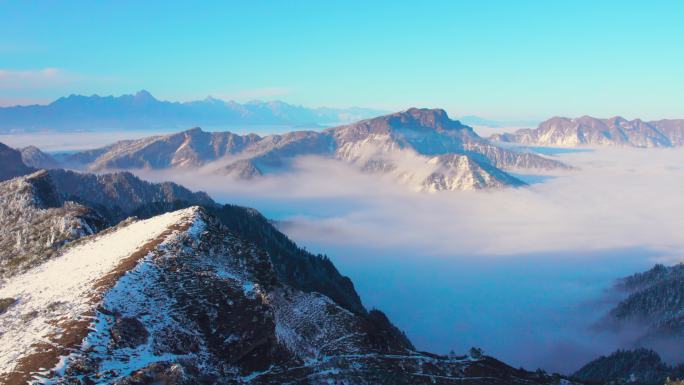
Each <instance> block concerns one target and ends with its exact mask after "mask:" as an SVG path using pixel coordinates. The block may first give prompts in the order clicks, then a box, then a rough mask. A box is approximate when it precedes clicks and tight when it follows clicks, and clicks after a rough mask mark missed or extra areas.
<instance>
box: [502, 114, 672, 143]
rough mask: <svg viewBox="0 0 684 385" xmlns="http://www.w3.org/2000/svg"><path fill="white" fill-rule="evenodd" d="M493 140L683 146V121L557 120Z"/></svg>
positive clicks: (587, 118) (586, 117)
mask: <svg viewBox="0 0 684 385" xmlns="http://www.w3.org/2000/svg"><path fill="white" fill-rule="evenodd" d="M490 139H492V140H493V141H499V142H514V143H521V144H526V145H538V146H563V147H573V146H582V145H600V146H602V145H610V146H633V147H672V146H681V145H683V144H684V120H659V121H653V122H644V121H642V120H640V119H635V120H626V119H624V118H622V117H619V116H616V117H613V118H610V119H598V118H594V117H591V116H582V117H579V118H575V119H570V118H562V117H554V118H551V119H549V120H547V121H545V122H542V123H541V124H540V125H539V127H537V128H536V129H533V130H532V129H522V130H518V131H516V132H513V133H506V134H496V135H493V136H492V137H491V138H490Z"/></svg>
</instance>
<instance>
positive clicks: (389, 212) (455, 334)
mask: <svg viewBox="0 0 684 385" xmlns="http://www.w3.org/2000/svg"><path fill="white" fill-rule="evenodd" d="M551 152H554V151H551ZM558 152H559V153H558V154H557V155H555V157H556V158H557V159H559V160H561V161H564V162H566V163H567V164H570V165H572V166H574V167H576V169H573V170H568V171H556V172H554V173H549V174H545V175H529V174H527V175H525V174H516V176H518V177H520V178H521V179H523V180H526V181H528V182H529V183H530V185H529V186H528V187H524V188H507V189H501V190H495V191H491V190H490V191H465V192H439V193H419V192H413V191H410V190H409V189H406V188H405V187H404V186H400V185H397V184H393V183H390V182H389V181H388V180H384V179H383V178H378V177H377V175H375V176H374V175H368V174H364V173H360V172H358V171H356V170H354V169H352V168H350V167H349V166H348V165H345V164H342V163H339V162H336V161H332V160H325V159H321V158H316V157H302V158H298V159H297V160H296V162H295V163H294V164H293V166H292V167H293V170H292V171H291V172H288V173H287V174H275V175H268V176H266V177H263V178H261V179H257V180H250V181H236V180H233V179H229V178H225V179H224V178H220V177H217V176H216V175H211V176H209V171H208V170H207V174H206V175H205V174H204V173H203V172H202V170H201V169H200V170H199V171H198V170H193V171H192V172H187V173H184V172H182V171H179V170H169V171H138V172H136V173H137V174H138V175H140V176H141V177H144V178H146V179H149V180H153V181H162V180H172V181H175V182H179V183H182V184H183V185H185V186H188V187H190V188H192V189H200V190H204V191H207V192H208V193H209V194H210V195H211V196H212V197H214V198H215V199H216V200H218V201H221V202H230V203H234V204H239V205H245V206H251V207H255V208H257V209H259V210H260V211H261V212H263V213H264V214H265V215H266V216H267V217H269V218H271V219H273V220H275V221H277V223H278V226H279V227H280V228H281V229H282V230H283V231H285V232H286V233H287V234H288V235H289V236H290V237H291V238H293V239H294V240H295V241H296V242H297V243H299V244H300V245H303V246H306V247H307V248H308V249H309V250H312V251H315V252H320V253H325V254H326V255H328V256H329V257H330V258H331V259H332V260H333V262H334V263H335V264H336V265H337V266H338V268H339V269H340V271H341V272H342V273H343V274H345V275H349V276H350V277H351V278H352V280H353V282H354V283H355V285H356V286H357V288H358V290H359V293H360V295H361V297H362V298H363V299H364V303H365V305H366V306H367V307H369V308H372V307H378V308H381V309H383V310H385V311H386V312H387V313H388V315H389V316H390V317H391V318H392V319H393V320H395V322H396V323H397V325H398V326H399V327H400V328H401V329H403V330H405V331H406V332H407V334H408V336H409V337H410V338H411V339H412V340H413V341H414V342H415V343H416V345H417V347H418V348H419V349H425V350H431V351H436V352H442V353H447V352H449V351H450V350H452V349H453V350H454V351H456V352H463V351H466V350H467V349H468V348H469V347H470V346H480V347H482V348H483V349H484V350H485V352H487V353H489V354H492V355H494V356H497V357H500V358H501V359H504V360H506V361H508V362H510V363H511V364H513V365H524V366H525V367H529V368H534V367H543V368H545V369H547V370H558V371H562V372H569V371H572V370H575V369H577V368H578V367H579V366H581V365H582V364H583V363H585V362H586V361H587V360H589V359H591V358H593V357H596V356H597V354H606V353H609V352H611V351H613V350H614V349H615V348H617V347H621V346H624V345H626V344H628V342H626V341H629V338H628V336H622V335H617V334H614V333H612V332H597V331H596V324H597V322H598V321H599V320H600V319H601V318H602V317H603V316H605V314H606V312H607V311H608V309H610V307H612V306H613V305H615V303H616V301H618V300H619V298H620V295H619V293H616V292H614V291H612V290H610V289H611V288H612V285H613V283H614V280H615V279H617V278H620V277H624V276H627V275H630V274H633V273H636V272H639V271H643V270H645V269H647V268H649V267H650V266H652V265H653V264H654V263H658V262H663V263H672V262H676V261H678V260H680V259H681V254H680V253H679V252H678V250H681V248H682V247H684V239H683V238H682V237H681V234H680V229H681V228H682V227H683V226H684V217H683V216H682V215H681V212H682V211H683V209H684V201H682V200H681V191H684V178H683V177H684V167H683V166H682V165H683V164H684V153H682V152H681V151H679V150H678V149H620V148H601V149H598V148H596V149H589V150H585V149H583V150H576V151H575V150H572V151H558ZM597 341H601V343H596V342H597ZM624 347H628V346H624Z"/></svg>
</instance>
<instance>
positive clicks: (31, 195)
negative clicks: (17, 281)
mask: <svg viewBox="0 0 684 385" xmlns="http://www.w3.org/2000/svg"><path fill="white" fill-rule="evenodd" d="M0 223H2V224H3V225H2V227H0V278H2V277H8V276H11V275H14V274H16V273H18V272H20V271H23V270H25V269H26V268H28V267H30V266H32V265H35V264H37V263H40V262H42V261H44V260H46V259H48V258H50V257H51V256H52V255H53V254H54V253H55V252H56V251H57V249H58V248H59V247H61V246H63V245H65V244H66V243H68V242H71V241H74V240H76V239H79V238H81V237H83V236H86V235H91V234H94V233H96V232H98V231H100V230H102V229H103V228H104V227H105V219H104V218H102V217H101V216H100V215H98V213H97V212H96V211H95V210H92V209H90V208H88V207H86V206H83V205H79V204H77V203H73V202H68V201H64V200H63V199H62V198H61V197H60V196H59V194H58V192H57V190H56V188H55V186H54V184H53V181H52V179H51V178H50V176H49V174H48V173H47V172H46V171H44V170H42V171H38V172H35V173H33V174H30V175H28V176H25V177H19V178H16V179H12V180H9V181H5V182H1V183H0Z"/></svg>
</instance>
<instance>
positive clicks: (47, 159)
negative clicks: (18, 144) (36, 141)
mask: <svg viewBox="0 0 684 385" xmlns="http://www.w3.org/2000/svg"><path fill="white" fill-rule="evenodd" d="M21 160H22V161H23V162H24V164H25V165H27V166H29V167H33V168H36V169H51V168H59V167H61V165H60V163H59V162H58V161H57V160H56V159H55V158H53V157H52V155H50V154H46V153H44V152H43V151H41V150H40V149H39V148H38V147H36V146H28V147H24V148H22V149H21Z"/></svg>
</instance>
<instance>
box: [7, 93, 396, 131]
mask: <svg viewBox="0 0 684 385" xmlns="http://www.w3.org/2000/svg"><path fill="white" fill-rule="evenodd" d="M382 114H383V111H379V110H373V109H367V108H360V107H352V108H346V109H338V108H324V107H322V108H307V107H303V106H297V105H292V104H288V103H285V102H281V101H269V102H263V101H251V102H247V103H244V104H240V103H237V102H234V101H223V100H220V99H216V98H212V97H208V98H206V99H204V100H198V101H191V102H183V103H181V102H169V101H163V100H158V99H156V98H155V97H154V96H152V95H151V94H150V93H149V92H147V91H145V90H142V91H139V92H137V93H136V94H134V95H121V96H116V97H115V96H98V95H92V96H83V95H70V96H67V97H62V98H59V99H57V100H55V101H54V102H52V103H50V104H47V105H31V106H14V107H2V108H0V132H12V131H32V130H39V129H56V130H85V129H87V130H91V129H92V130H99V129H159V128H164V129H173V128H181V127H188V126H200V125H202V126H214V125H239V124H264V125H298V126H301V125H309V126H316V125H331V124H335V123H348V122H353V121H357V120H360V119H365V118H369V117H373V116H378V115H382Z"/></svg>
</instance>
